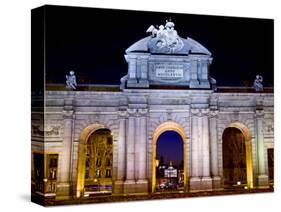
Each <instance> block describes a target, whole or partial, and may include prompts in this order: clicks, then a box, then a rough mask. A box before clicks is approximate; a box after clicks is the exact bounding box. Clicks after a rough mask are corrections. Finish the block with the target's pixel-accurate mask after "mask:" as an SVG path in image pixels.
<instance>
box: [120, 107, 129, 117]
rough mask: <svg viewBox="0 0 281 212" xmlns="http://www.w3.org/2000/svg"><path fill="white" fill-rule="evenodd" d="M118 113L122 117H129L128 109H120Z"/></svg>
mask: <svg viewBox="0 0 281 212" xmlns="http://www.w3.org/2000/svg"><path fill="white" fill-rule="evenodd" d="M118 115H119V117H120V118H127V117H128V111H127V109H125V110H122V109H119V110H118Z"/></svg>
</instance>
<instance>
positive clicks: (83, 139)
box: [76, 124, 105, 198]
mask: <svg viewBox="0 0 281 212" xmlns="http://www.w3.org/2000/svg"><path fill="white" fill-rule="evenodd" d="M104 128H105V126H104V125H102V124H92V125H89V126H88V127H86V128H85V129H84V130H83V131H82V133H81V134H80V139H79V150H78V169H77V187H76V188H77V191H76V197H77V198H80V197H81V196H83V193H84V183H85V182H84V180H85V179H84V178H85V171H86V155H87V142H88V138H89V137H90V135H91V134H92V133H93V132H95V131H96V130H99V129H104Z"/></svg>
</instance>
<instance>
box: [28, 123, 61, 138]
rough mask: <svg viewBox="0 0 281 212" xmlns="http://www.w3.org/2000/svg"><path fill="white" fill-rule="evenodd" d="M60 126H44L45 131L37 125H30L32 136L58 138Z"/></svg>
mask: <svg viewBox="0 0 281 212" xmlns="http://www.w3.org/2000/svg"><path fill="white" fill-rule="evenodd" d="M60 128H61V127H60V126H58V125H51V126H46V128H45V130H44V129H42V127H41V126H39V125H32V128H31V129H32V135H37V136H59V135H60Z"/></svg>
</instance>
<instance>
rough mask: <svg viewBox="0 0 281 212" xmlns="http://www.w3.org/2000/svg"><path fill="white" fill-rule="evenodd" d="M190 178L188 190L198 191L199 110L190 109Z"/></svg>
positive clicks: (199, 181)
mask: <svg viewBox="0 0 281 212" xmlns="http://www.w3.org/2000/svg"><path fill="white" fill-rule="evenodd" d="M191 114H192V116H191V178H190V190H198V189H200V183H201V179H200V177H199V139H198V134H199V133H198V114H199V109H191Z"/></svg>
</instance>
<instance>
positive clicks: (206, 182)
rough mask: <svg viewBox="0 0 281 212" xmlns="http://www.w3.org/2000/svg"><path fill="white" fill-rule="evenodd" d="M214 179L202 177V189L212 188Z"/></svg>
mask: <svg viewBox="0 0 281 212" xmlns="http://www.w3.org/2000/svg"><path fill="white" fill-rule="evenodd" d="M212 187H213V180H212V178H211V177H202V179H201V190H212Z"/></svg>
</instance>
